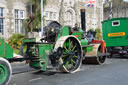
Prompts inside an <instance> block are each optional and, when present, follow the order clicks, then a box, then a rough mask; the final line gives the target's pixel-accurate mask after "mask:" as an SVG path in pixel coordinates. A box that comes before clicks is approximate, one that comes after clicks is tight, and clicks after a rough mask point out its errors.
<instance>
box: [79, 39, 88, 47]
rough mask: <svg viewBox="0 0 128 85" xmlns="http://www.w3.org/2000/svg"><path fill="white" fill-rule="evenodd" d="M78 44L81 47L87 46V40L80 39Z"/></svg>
mask: <svg viewBox="0 0 128 85" xmlns="http://www.w3.org/2000/svg"><path fill="white" fill-rule="evenodd" d="M80 42H81V45H82V47H84V46H87V45H88V40H87V39H86V38H85V39H82V40H81V41H80Z"/></svg>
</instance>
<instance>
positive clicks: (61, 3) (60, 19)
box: [59, 0, 64, 25]
mask: <svg viewBox="0 0 128 85" xmlns="http://www.w3.org/2000/svg"><path fill="white" fill-rule="evenodd" d="M63 3H64V0H61V2H60V10H59V22H60V23H61V25H63V24H64V6H63Z"/></svg>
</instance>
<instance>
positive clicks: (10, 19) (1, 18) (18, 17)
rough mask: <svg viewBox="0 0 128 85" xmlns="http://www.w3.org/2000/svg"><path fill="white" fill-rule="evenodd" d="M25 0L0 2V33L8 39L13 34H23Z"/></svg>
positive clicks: (4, 0)
mask: <svg viewBox="0 0 128 85" xmlns="http://www.w3.org/2000/svg"><path fill="white" fill-rule="evenodd" d="M26 17H27V12H26V0H0V33H1V34H2V37H4V38H6V39H8V38H9V37H10V36H11V35H12V34H13V33H22V34H24V25H23V22H24V19H26Z"/></svg>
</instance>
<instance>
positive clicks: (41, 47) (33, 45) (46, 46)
mask: <svg viewBox="0 0 128 85" xmlns="http://www.w3.org/2000/svg"><path fill="white" fill-rule="evenodd" d="M70 31H71V30H70V29H69V27H68V26H64V27H62V28H61V29H59V32H58V35H57V38H56V41H57V40H58V39H59V38H60V37H62V36H68V35H69V34H70ZM72 35H74V36H76V37H77V38H78V40H80V43H81V45H82V47H84V46H87V45H88V41H87V39H82V35H83V30H82V29H80V30H79V31H76V32H73V33H72ZM23 42H24V43H25V44H26V45H27V47H28V49H29V51H28V53H27V55H29V57H30V58H33V57H36V58H39V59H37V60H38V61H37V60H36V59H34V60H32V59H30V67H32V68H35V69H40V70H43V71H46V70H47V65H48V64H47V61H48V55H50V54H51V53H52V52H53V49H54V44H50V43H40V42H36V39H35V38H29V39H25V40H23ZM72 43H73V42H71V41H68V42H66V43H65V44H64V48H65V51H64V53H69V52H70V51H74V50H75V48H76V46H73V44H72ZM37 48H38V51H37V50H36V49H37ZM91 50H92V48H91V47H88V48H84V49H83V51H84V52H89V51H91ZM65 57H67V56H65ZM65 57H63V58H65ZM74 57H76V56H74ZM42 62H43V63H42ZM68 63H69V62H67V63H66V64H65V67H67V66H68ZM70 63H72V65H74V61H73V60H71V61H70ZM67 68H68V67H67Z"/></svg>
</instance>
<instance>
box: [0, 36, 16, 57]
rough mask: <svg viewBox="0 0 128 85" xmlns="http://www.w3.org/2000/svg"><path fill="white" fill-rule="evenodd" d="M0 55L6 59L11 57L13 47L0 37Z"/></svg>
mask: <svg viewBox="0 0 128 85" xmlns="http://www.w3.org/2000/svg"><path fill="white" fill-rule="evenodd" d="M0 57H3V58H6V59H11V58H13V49H12V48H11V47H10V46H9V45H8V44H7V43H6V42H5V40H4V39H2V38H0Z"/></svg>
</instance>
